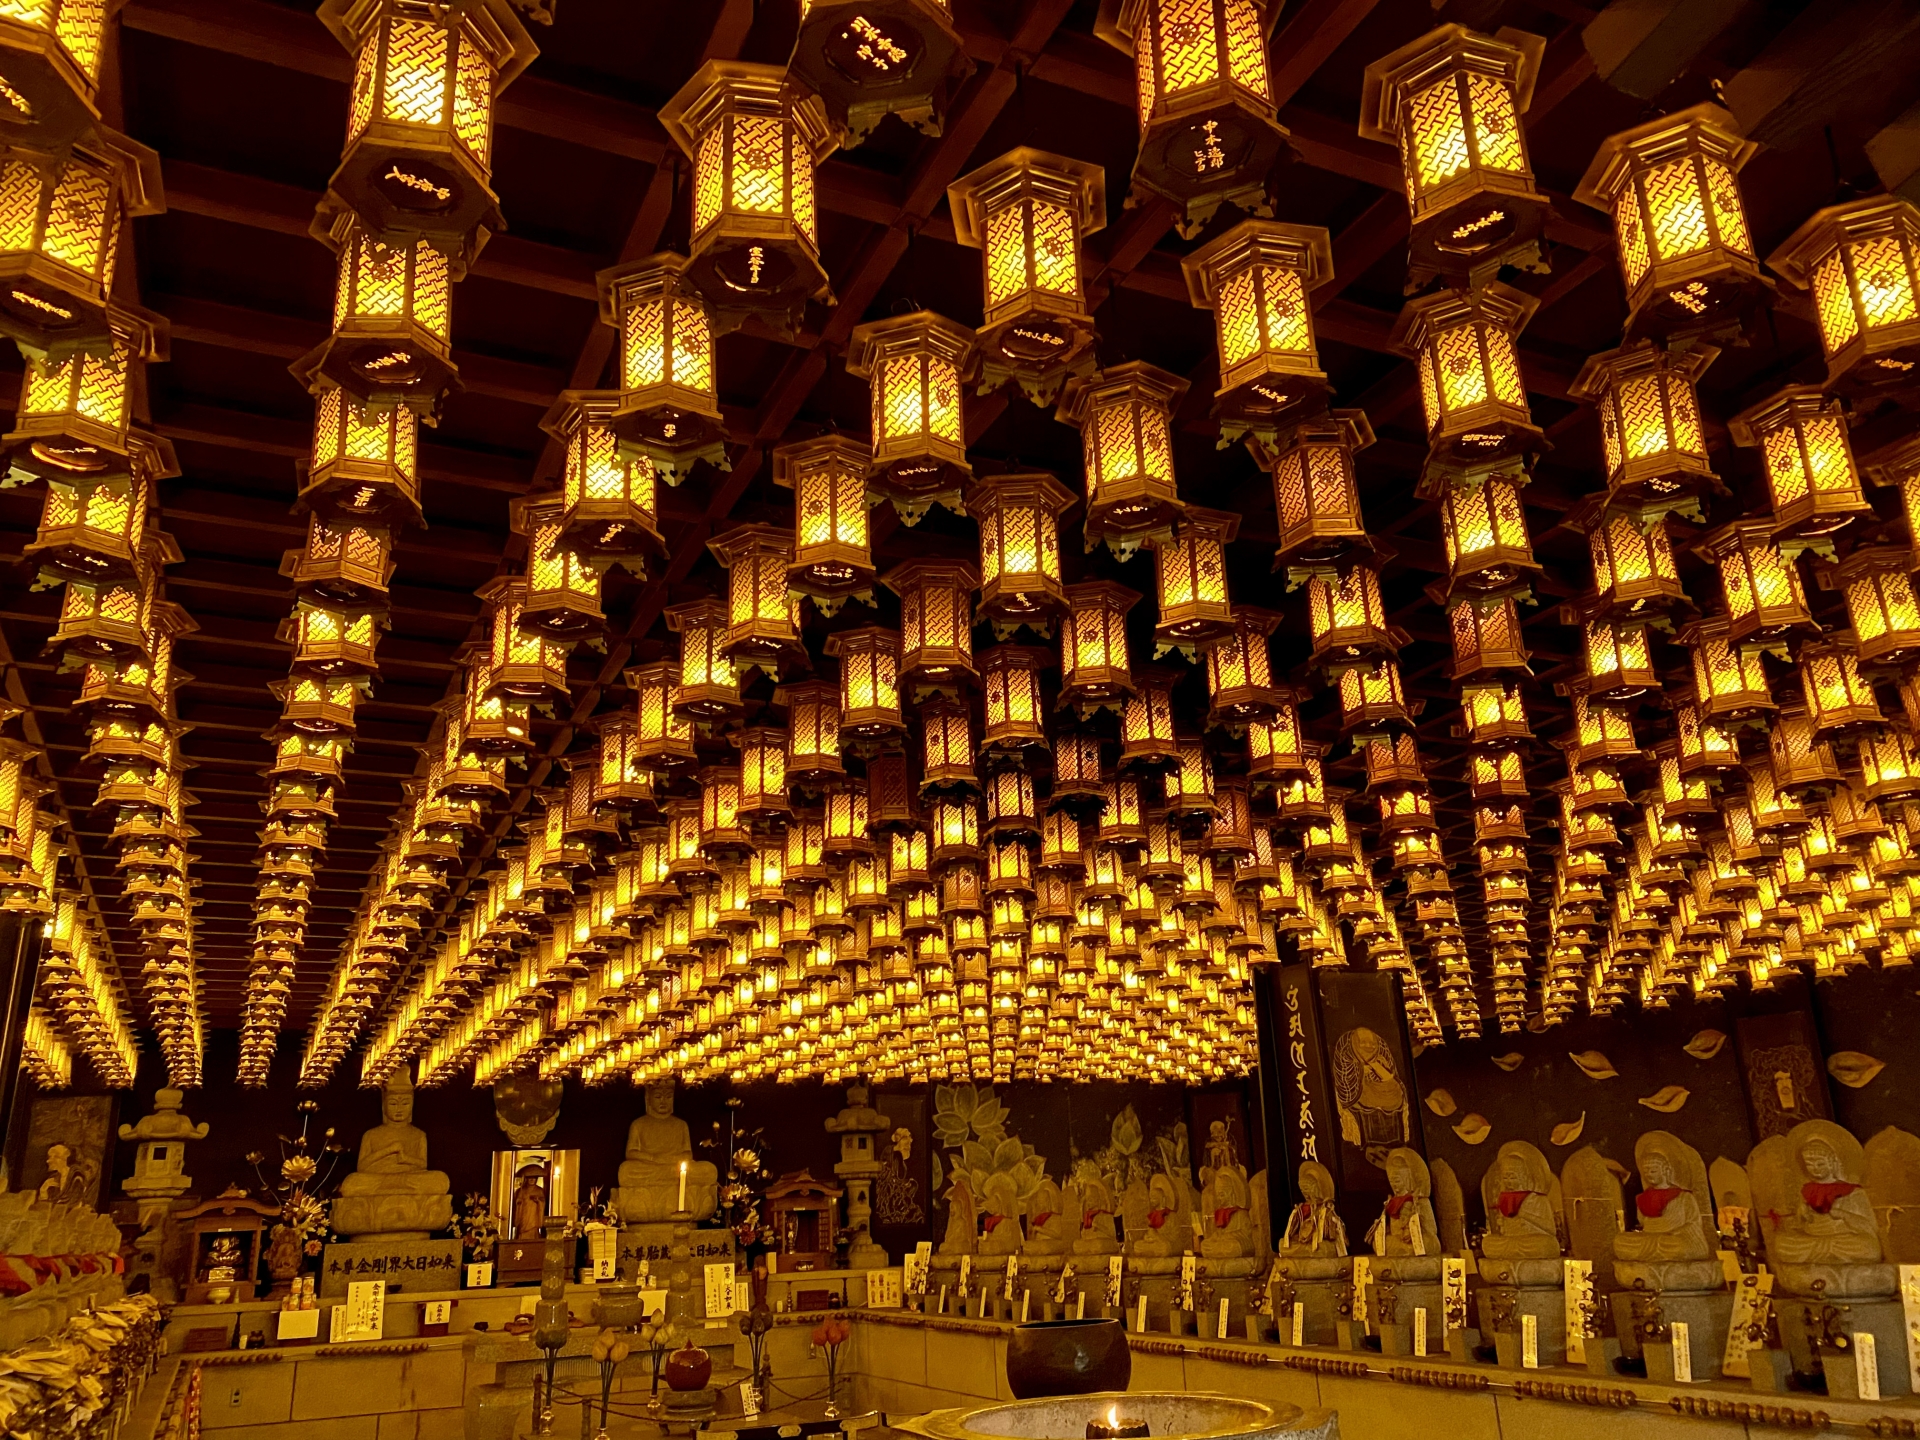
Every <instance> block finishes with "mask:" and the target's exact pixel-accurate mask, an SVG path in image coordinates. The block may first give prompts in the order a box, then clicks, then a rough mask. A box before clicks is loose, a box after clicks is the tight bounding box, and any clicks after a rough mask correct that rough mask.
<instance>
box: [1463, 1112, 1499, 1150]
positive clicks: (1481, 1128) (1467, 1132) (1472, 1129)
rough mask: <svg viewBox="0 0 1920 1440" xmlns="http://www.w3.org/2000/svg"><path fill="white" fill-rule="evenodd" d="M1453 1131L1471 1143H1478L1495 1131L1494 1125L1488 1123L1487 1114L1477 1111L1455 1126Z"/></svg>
mask: <svg viewBox="0 0 1920 1440" xmlns="http://www.w3.org/2000/svg"><path fill="white" fill-rule="evenodd" d="M1453 1133H1454V1134H1456V1135H1458V1136H1459V1137H1460V1138H1461V1139H1462V1140H1464V1141H1466V1142H1467V1144H1469V1145H1478V1144H1479V1143H1480V1142H1481V1141H1482V1140H1484V1139H1486V1138H1487V1136H1489V1135H1491V1134H1492V1133H1493V1126H1491V1125H1489V1124H1488V1123H1487V1117H1486V1116H1484V1115H1481V1114H1477V1113H1476V1114H1473V1115H1469V1116H1467V1117H1466V1119H1464V1120H1462V1121H1461V1122H1460V1123H1459V1124H1458V1125H1456V1126H1454V1127H1453Z"/></svg>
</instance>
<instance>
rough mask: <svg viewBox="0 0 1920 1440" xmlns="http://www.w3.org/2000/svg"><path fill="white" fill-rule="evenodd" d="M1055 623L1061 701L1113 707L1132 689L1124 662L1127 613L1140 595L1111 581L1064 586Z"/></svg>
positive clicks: (1138, 600)
mask: <svg viewBox="0 0 1920 1440" xmlns="http://www.w3.org/2000/svg"><path fill="white" fill-rule="evenodd" d="M1066 594H1067V613H1066V616H1065V618H1063V619H1062V621H1061V622H1060V676H1061V678H1060V703H1061V704H1062V705H1078V706H1080V707H1081V708H1083V709H1085V708H1089V707H1098V706H1102V705H1105V706H1109V707H1115V706H1116V705H1117V702H1118V701H1119V700H1120V699H1121V698H1122V697H1124V696H1127V695H1131V694H1132V693H1133V675H1132V672H1131V670H1130V669H1129V667H1128V661H1127V612H1128V611H1130V610H1132V609H1133V607H1134V606H1135V605H1137V604H1139V603H1140V594H1139V592H1138V591H1136V590H1129V589H1127V587H1126V586H1124V585H1117V584H1115V583H1114V582H1113V581H1111V580H1090V581H1086V582H1083V583H1081V584H1079V585H1069V586H1068V587H1067V591H1066Z"/></svg>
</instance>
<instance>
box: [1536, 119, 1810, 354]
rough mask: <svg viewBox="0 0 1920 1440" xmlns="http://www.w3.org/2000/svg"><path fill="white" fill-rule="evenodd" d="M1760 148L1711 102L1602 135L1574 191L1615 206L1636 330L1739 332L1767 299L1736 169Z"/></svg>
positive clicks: (1640, 333)
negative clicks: (1598, 147) (1602, 138)
mask: <svg viewBox="0 0 1920 1440" xmlns="http://www.w3.org/2000/svg"><path fill="white" fill-rule="evenodd" d="M1757 148H1758V147H1757V146H1756V145H1754V144H1753V142H1751V141H1749V140H1746V139H1743V138H1742V137H1741V134H1740V131H1739V128H1738V126H1737V125H1736V123H1735V121H1734V118H1733V116H1731V115H1729V114H1728V113H1727V112H1726V111H1725V110H1723V109H1721V108H1720V107H1719V106H1718V105H1712V104H1703V105H1694V106H1691V107H1689V108H1688V109H1685V110H1681V111H1677V112H1676V113H1674V114H1672V115H1663V116H1661V117H1660V118H1659V119H1657V120H1649V121H1648V122H1646V123H1645V124H1643V125H1637V126H1635V127H1634V128H1633V129H1631V130H1623V131H1621V132H1620V133H1619V134H1617V135H1611V136H1608V137H1607V139H1606V140H1604V141H1602V142H1601V145H1600V149H1599V151H1598V152H1597V153H1596V154H1595V155H1594V157H1593V163H1592V164H1591V165H1590V166H1588V167H1587V173H1586V176H1585V177H1584V178H1583V179H1582V180H1581V181H1580V184H1579V185H1578V186H1577V187H1576V188H1575V189H1574V192H1573V198H1574V199H1576V200H1578V201H1580V202H1581V203H1582V204H1584V205H1591V206H1592V207H1593V208H1594V209H1596V210H1599V211H1602V212H1604V213H1606V214H1610V215H1612V216H1613V230H1614V236H1615V241H1616V244H1617V247H1618V253H1619V259H1620V273H1621V276H1622V278H1623V279H1624V280H1625V282H1626V290H1627V327H1626V332H1627V338H1628V339H1629V340H1637V339H1640V338H1643V337H1648V338H1652V339H1655V340H1660V341H1666V340H1670V339H1675V338H1679V337H1685V336H1697V335H1702V334H1707V335H1713V336H1715V337H1723V338H1726V339H1730V340H1737V339H1738V338H1739V337H1740V335H1741V333H1742V332H1743V331H1744V330H1745V329H1746V328H1747V327H1748V326H1749V325H1750V324H1751V323H1752V322H1753V320H1754V319H1755V317H1756V315H1757V314H1758V312H1759V311H1760V310H1762V309H1764V308H1765V306H1766V304H1767V302H1768V300H1769V298H1770V296H1771V292H1772V289H1773V286H1772V284H1771V282H1770V281H1768V280H1767V279H1766V278H1765V277H1764V276H1762V275H1761V274H1760V268H1759V266H1758V264H1757V263H1756V262H1755V258H1754V253H1753V237H1752V235H1751V233H1750V232H1749V230H1748V228H1747V217H1746V210H1745V207H1744V206H1743V204H1742V203H1741V199H1740V183H1739V180H1738V179H1737V176H1738V174H1739V171H1740V169H1741V167H1742V166H1744V165H1745V164H1746V163H1747V161H1748V160H1750V159H1751V158H1752V157H1753V154H1754V151H1755V150H1756V149H1757Z"/></svg>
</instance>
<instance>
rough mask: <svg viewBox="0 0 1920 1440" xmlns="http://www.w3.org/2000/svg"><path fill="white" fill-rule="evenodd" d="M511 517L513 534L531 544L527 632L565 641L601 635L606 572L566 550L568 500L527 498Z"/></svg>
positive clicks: (523, 614) (549, 495) (523, 604)
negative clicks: (602, 577) (563, 543)
mask: <svg viewBox="0 0 1920 1440" xmlns="http://www.w3.org/2000/svg"><path fill="white" fill-rule="evenodd" d="M508 513H509V515H510V517H511V521H512V525H513V533H514V534H516V535H524V536H525V537H526V540H527V578H526V591H525V593H524V595H523V596H522V597H521V601H520V624H521V626H522V627H523V628H525V629H527V630H531V631H535V632H537V633H539V634H541V635H544V636H547V637H548V638H550V639H553V640H562V641H573V640H579V639H582V638H584V637H586V636H588V635H597V634H599V633H600V632H601V631H602V630H604V629H605V628H606V623H607V617H606V614H605V612H604V611H602V610H601V608H600V572H599V571H598V570H596V569H594V567H593V566H592V565H591V564H590V563H589V562H588V561H586V560H583V559H582V558H581V557H580V556H579V555H576V554H574V553H573V552H571V551H568V550H565V549H562V548H561V544H560V537H561V534H562V532H563V531H564V529H565V526H566V515H567V501H566V496H565V495H563V494H562V493H560V492H558V491H552V490H549V491H547V492H545V493H543V494H540V495H527V496H522V497H521V498H520V499H518V500H515V501H514V502H513V504H512V506H511V507H510V508H509V512H508Z"/></svg>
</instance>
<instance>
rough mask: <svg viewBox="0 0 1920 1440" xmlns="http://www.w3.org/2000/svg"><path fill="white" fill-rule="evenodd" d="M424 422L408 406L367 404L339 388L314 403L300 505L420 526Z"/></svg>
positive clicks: (323, 393)
mask: <svg viewBox="0 0 1920 1440" xmlns="http://www.w3.org/2000/svg"><path fill="white" fill-rule="evenodd" d="M419 461H420V419H419V417H418V416H417V415H415V414H414V412H413V411H412V410H410V409H408V408H407V407H406V406H404V405H394V406H387V407H380V406H371V405H365V404H362V403H361V402H360V401H358V400H356V399H354V398H353V397H352V396H351V395H349V394H347V392H346V391H344V390H341V389H339V388H337V387H328V388H323V389H321V390H320V391H319V393H318V395H317V397H316V399H315V401H314V421H313V463H312V465H311V466H310V467H309V468H308V470H307V472H306V474H305V475H304V476H302V477H301V484H300V503H301V504H302V505H305V506H309V507H312V508H314V509H320V510H326V511H331V512H333V513H336V514H339V515H343V516H354V517H357V518H360V519H363V520H369V521H373V520H380V521H384V522H385V523H387V524H391V525H399V524H404V523H409V522H411V523H413V524H418V523H420V469H419Z"/></svg>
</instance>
